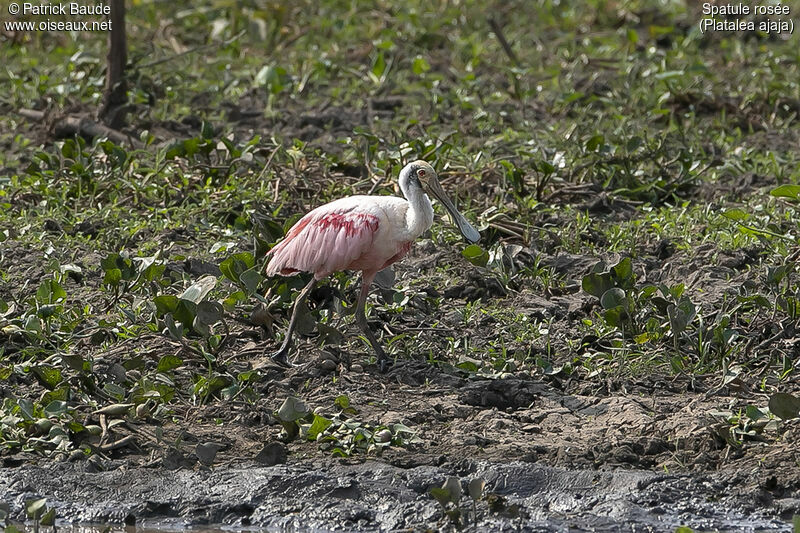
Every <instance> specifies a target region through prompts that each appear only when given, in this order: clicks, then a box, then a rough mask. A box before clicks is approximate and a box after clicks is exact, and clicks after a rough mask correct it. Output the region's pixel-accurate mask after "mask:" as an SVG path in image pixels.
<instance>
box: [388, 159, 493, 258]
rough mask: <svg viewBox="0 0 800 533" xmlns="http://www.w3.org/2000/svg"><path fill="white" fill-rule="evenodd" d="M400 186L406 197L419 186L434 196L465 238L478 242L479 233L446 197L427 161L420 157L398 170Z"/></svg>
mask: <svg viewBox="0 0 800 533" xmlns="http://www.w3.org/2000/svg"><path fill="white" fill-rule="evenodd" d="M400 188H401V189H402V190H403V193H404V194H405V195H406V197H408V192H409V191H410V190H411V189H412V188H419V189H421V190H423V191H424V192H426V193H428V194H431V195H433V197H434V198H436V199H437V200H439V202H441V203H442V205H443V206H444V207H445V209H447V211H448V213H450V216H451V217H452V219H453V222H455V224H456V226H457V227H458V230H459V231H460V232H461V235H463V236H464V238H465V239H467V240H468V241H469V242H478V241H479V240H480V238H481V235H480V233H478V230H476V229H475V228H473V227H472V224H470V223H469V222H467V219H466V218H464V217H463V216H462V215H461V213H459V212H458V210H457V209H456V207H455V206H454V205H453V202H451V201H450V198H448V197H447V194H446V193H445V192H444V189H443V188H442V184H441V183H439V177H438V176H437V174H436V171H435V170H434V169H433V167H432V166H431V165H430V164H429V163H428V162H426V161H422V160H421V159H420V160H417V161H413V162H411V163H409V164H407V165H406V166H405V167H403V170H401V171H400Z"/></svg>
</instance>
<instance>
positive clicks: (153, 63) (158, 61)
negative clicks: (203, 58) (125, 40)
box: [136, 30, 247, 69]
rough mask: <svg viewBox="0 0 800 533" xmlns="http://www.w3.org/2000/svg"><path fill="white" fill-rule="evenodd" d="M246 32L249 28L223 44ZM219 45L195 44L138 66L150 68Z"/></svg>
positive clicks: (218, 44) (223, 42) (229, 42)
mask: <svg viewBox="0 0 800 533" xmlns="http://www.w3.org/2000/svg"><path fill="white" fill-rule="evenodd" d="M245 33H247V30H242V31H240V32H239V33H237V34H236V35H234V36H233V37H231V38H230V39H228V40H227V41H222V43H221V45H222V46H225V45H228V44H231V43H232V42H233V41H235V40H236V39H238V38H239V37H241V36H242V35H244V34H245ZM219 46H220V43H208V44H203V45H200V46H195V47H194V48H189V49H188V50H184V51H183V52H180V53H178V54H175V55H174V56H169V57H162V58H161V59H156V60H155V61H151V62H149V63H145V64H144V65H138V66H137V67H136V68H138V69H148V68H150V67H155V66H156V65H160V64H162V63H166V62H168V61H172V60H173V59H178V58H179V57H183V56H185V55H189V54H193V53H195V52H200V51H202V50H206V49H208V48H216V47H219Z"/></svg>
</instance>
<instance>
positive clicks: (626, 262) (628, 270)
mask: <svg viewBox="0 0 800 533" xmlns="http://www.w3.org/2000/svg"><path fill="white" fill-rule="evenodd" d="M611 272H612V273H613V276H614V279H615V281H616V282H617V284H618V285H619V286H620V287H623V288H625V289H628V288H631V287H633V282H634V276H633V264H632V263H631V258H630V257H626V258H625V259H623V260H621V261H620V262H619V263H617V264H616V265H614V266H613V267H612V268H611Z"/></svg>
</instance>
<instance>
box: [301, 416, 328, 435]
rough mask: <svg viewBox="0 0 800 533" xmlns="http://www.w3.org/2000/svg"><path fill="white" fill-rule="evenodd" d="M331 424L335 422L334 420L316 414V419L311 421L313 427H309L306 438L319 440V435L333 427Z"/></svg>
mask: <svg viewBox="0 0 800 533" xmlns="http://www.w3.org/2000/svg"><path fill="white" fill-rule="evenodd" d="M331 424H333V421H332V420H328V419H327V418H325V417H324V416H320V415H318V414H315V415H314V421H313V422H312V423H311V427H310V428H308V433H307V434H306V438H308V440H317V437H318V436H319V435H320V434H321V433H323V432H324V431H325V430H326V429H328V428H329V427H331Z"/></svg>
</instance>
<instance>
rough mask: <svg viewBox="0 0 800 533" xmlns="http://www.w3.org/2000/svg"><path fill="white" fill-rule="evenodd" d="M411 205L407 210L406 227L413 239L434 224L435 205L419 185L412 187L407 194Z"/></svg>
mask: <svg viewBox="0 0 800 533" xmlns="http://www.w3.org/2000/svg"><path fill="white" fill-rule="evenodd" d="M406 200H408V203H409V207H408V211H406V228H407V229H408V233H409V237H410V238H411V239H412V240H413V239H416V238H417V237H419V236H420V235H422V234H423V233H425V232H426V231H427V230H428V229H429V228H430V227H431V226H432V225H433V206H432V205H431V201H430V199H428V195H427V194H425V193H424V192H423V191H422V189H419V188H418V187H413V188H411V190H410V191H408V194H406Z"/></svg>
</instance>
